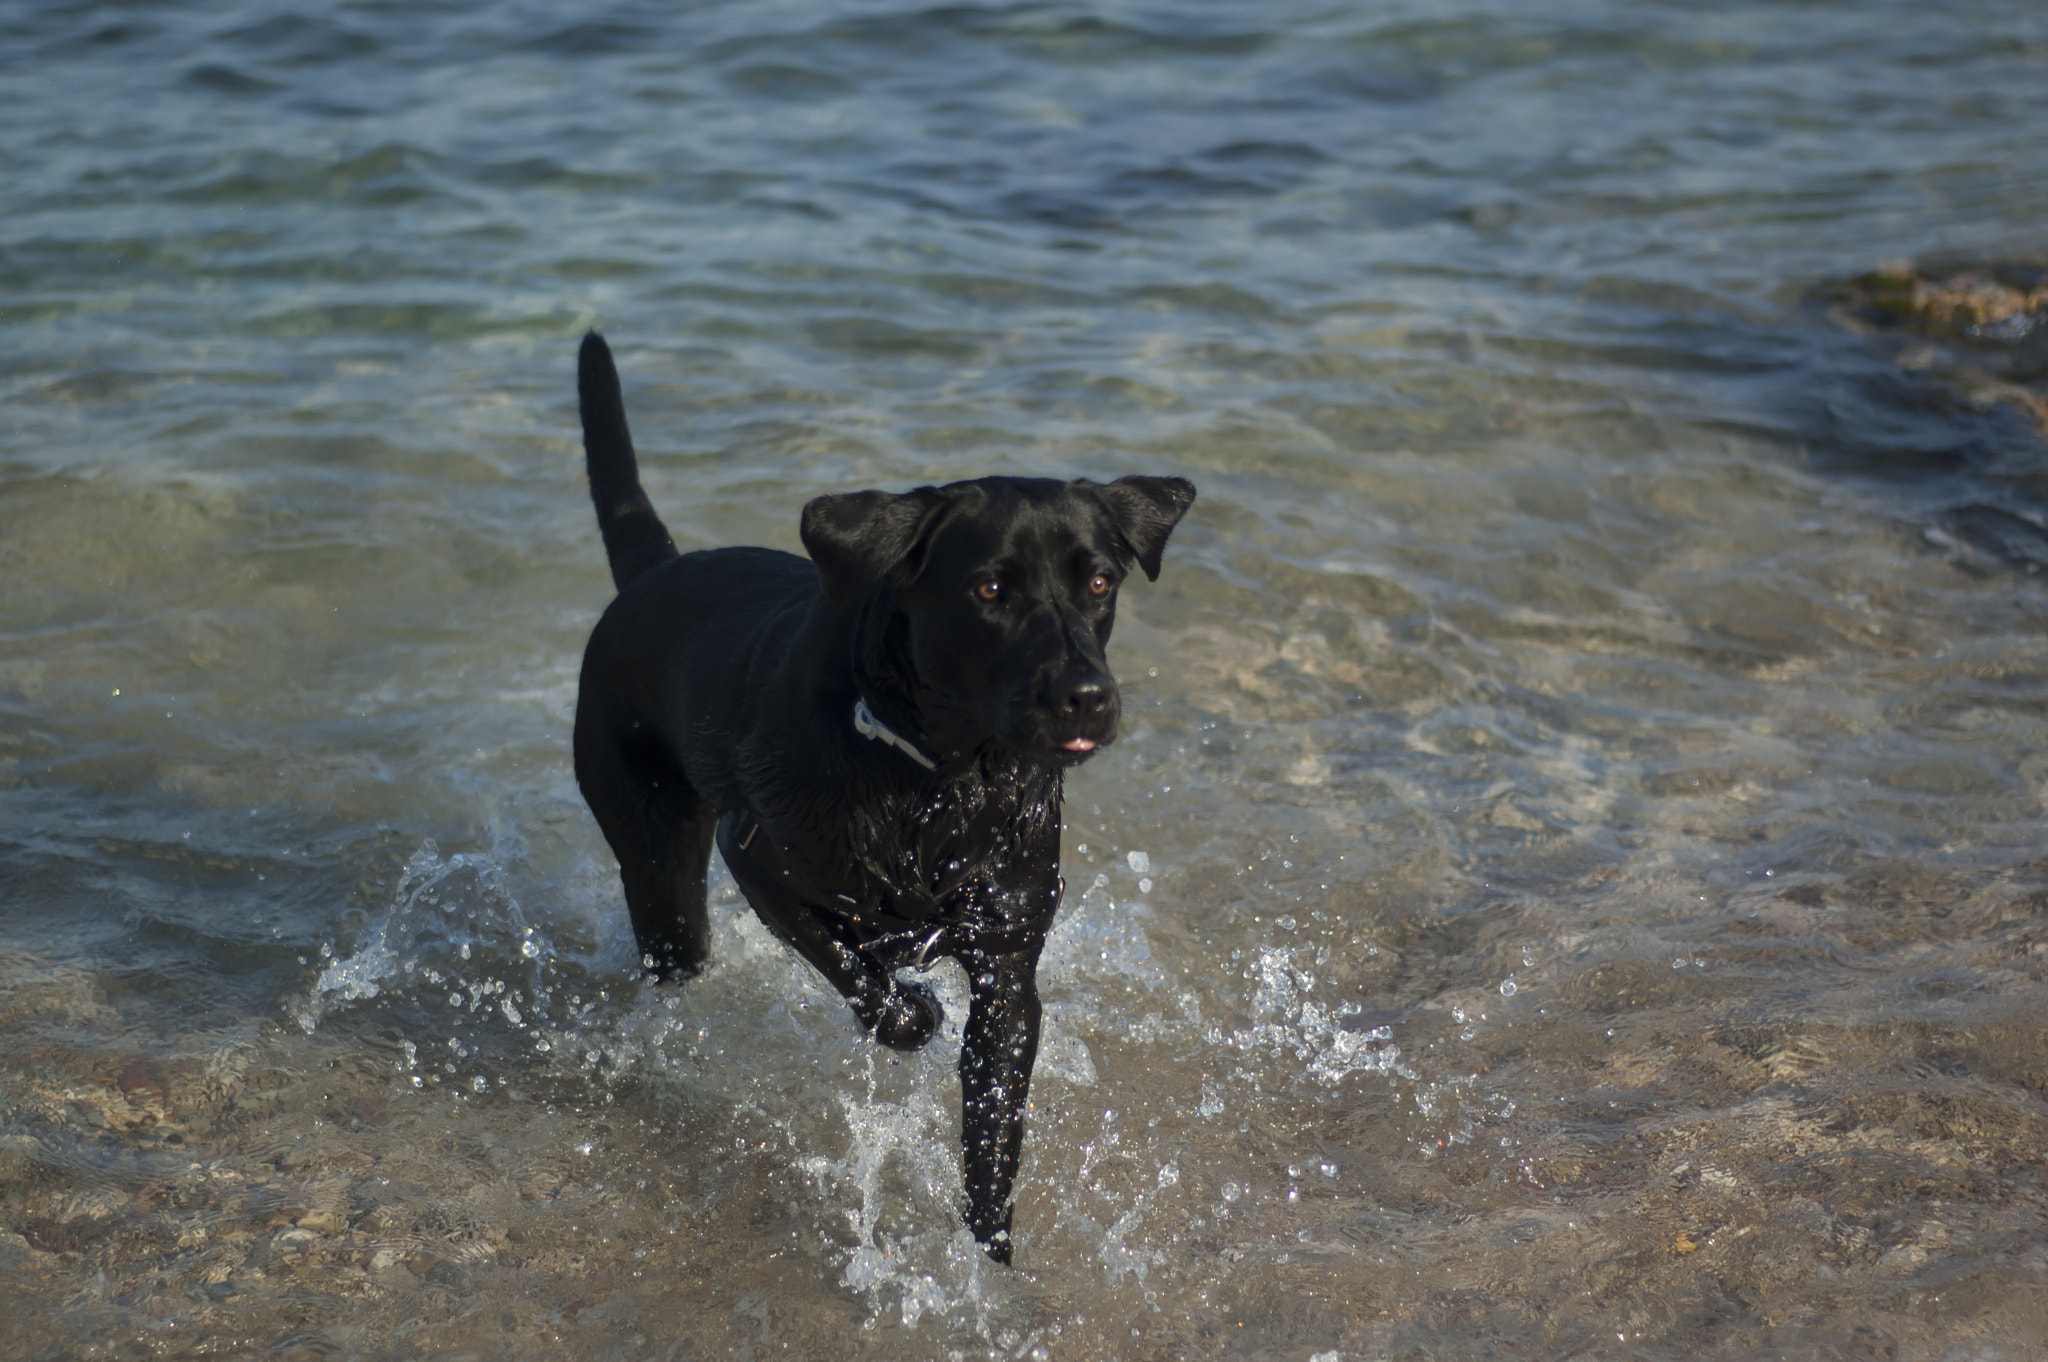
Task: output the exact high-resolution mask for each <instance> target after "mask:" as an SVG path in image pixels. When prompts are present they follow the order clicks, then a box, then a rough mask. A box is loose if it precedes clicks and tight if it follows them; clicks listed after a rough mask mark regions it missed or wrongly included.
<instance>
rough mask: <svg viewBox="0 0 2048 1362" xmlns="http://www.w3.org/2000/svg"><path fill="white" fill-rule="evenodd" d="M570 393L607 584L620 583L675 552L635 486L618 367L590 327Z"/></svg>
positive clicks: (637, 477)
mask: <svg viewBox="0 0 2048 1362" xmlns="http://www.w3.org/2000/svg"><path fill="white" fill-rule="evenodd" d="M576 396H577V398H578V401H579V404H580V406H581V407H582V410H583V455H584V458H585V459H586V460H587V461H588V464H589V468H590V499H591V501H592V502H594V503H596V505H597V528H598V530H599V532H600V533H602V534H603V535H604V552H605V557H606V558H608V559H610V560H611V565H612V585H613V586H615V587H617V588H618V589H619V590H621V591H624V590H625V589H626V583H628V582H630V581H632V580H633V579H634V578H635V577H638V576H639V575H640V574H641V573H643V572H645V571H647V570H648V569H649V568H653V567H659V566H661V565H662V564H663V563H666V562H667V561H668V560H669V559H671V558H673V557H675V556H676V545H675V541H674V540H672V539H670V538H669V535H668V528H667V527H666V526H665V525H663V524H662V523H661V517H660V516H657V515H656V514H655V513H654V507H653V505H652V504H651V503H649V502H648V500H647V493H645V492H643V491H641V490H640V465H639V463H638V461H636V460H635V459H634V457H633V437H632V435H631V434H630V433H629V432H628V431H627V430H626V403H625V399H624V398H622V397H621V396H620V395H619V371H618V369H617V368H616V367H615V366H614V365H613V364H612V350H611V347H610V346H609V345H606V344H605V343H604V337H603V336H600V335H598V334H597V333H596V332H595V331H592V332H591V333H590V334H589V335H587V336H585V337H584V338H583V350H582V353H581V354H579V355H578V356H577V357H576Z"/></svg>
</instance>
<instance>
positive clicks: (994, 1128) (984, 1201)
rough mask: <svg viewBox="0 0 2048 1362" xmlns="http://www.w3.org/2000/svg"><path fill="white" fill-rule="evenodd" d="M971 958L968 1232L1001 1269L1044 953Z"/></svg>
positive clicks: (1033, 949)
mask: <svg viewBox="0 0 2048 1362" xmlns="http://www.w3.org/2000/svg"><path fill="white" fill-rule="evenodd" d="M1043 944H1044V943H1043V942H1039V943H1037V944H1034V945H1032V946H1030V947H1027V948H1026V949H1024V950H1020V951H1015V952H1011V953H1009V954H1005V955H982V954H979V953H977V952H971V951H970V952H965V953H963V954H962V955H961V957H960V963H961V964H962V965H964V966H966V967H967V978H968V988H969V995H968V996H969V1007H968V1013H967V1026H966V1029H965V1031H964V1032H963V1033H962V1035H961V1038H960V1098H961V1107H962V1111H961V1122H960V1146H961V1154H962V1163H963V1172H964V1174H965V1179H966V1192H967V1205H966V1208H965V1215H966V1220H967V1228H968V1229H970V1230H972V1231H974V1237H975V1239H976V1240H978V1241H979V1242H980V1244H981V1246H982V1247H983V1248H984V1249H986V1250H987V1252H988V1256H989V1257H991V1258H993V1259H995V1260H996V1261H997V1262H999V1263H1007V1262H1009V1261H1010V1251H1011V1243H1010V1216H1011V1214H1012V1213H1013V1212H1014V1210H1015V1209H1016V1208H1015V1207H1014V1206H1013V1205H1011V1203H1010V1189H1011V1186H1012V1184H1014V1183H1015V1181H1016V1178H1017V1158H1018V1155H1019V1154H1020V1153H1021V1152H1022V1150H1023V1146H1024V1104H1025V1101H1026V1099H1027V1098H1028V1097H1029V1096H1030V1094H1031V1065H1032V1061H1033V1060H1035V1059H1036V1058H1037V1057H1038V1021H1039V1006H1038V952H1039V949H1040V947H1041V946H1042V945H1043Z"/></svg>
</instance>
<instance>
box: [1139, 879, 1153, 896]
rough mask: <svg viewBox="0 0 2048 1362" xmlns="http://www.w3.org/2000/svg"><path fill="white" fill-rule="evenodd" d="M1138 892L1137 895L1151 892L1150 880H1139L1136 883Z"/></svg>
mask: <svg viewBox="0 0 2048 1362" xmlns="http://www.w3.org/2000/svg"><path fill="white" fill-rule="evenodd" d="M1138 892H1139V893H1141V894H1149V893H1151V892H1152V881H1151V880H1150V879H1142V880H1139V881H1138Z"/></svg>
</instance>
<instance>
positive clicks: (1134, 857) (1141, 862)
mask: <svg viewBox="0 0 2048 1362" xmlns="http://www.w3.org/2000/svg"><path fill="white" fill-rule="evenodd" d="M1124 864H1126V865H1128V866H1130V868H1131V869H1132V870H1134V871H1136V872H1137V873H1138V874H1140V875H1149V874H1151V873H1152V858H1151V857H1150V856H1147V855H1146V854H1145V853H1144V852H1142V851H1133V852H1128V853H1126V854H1125V856H1124Z"/></svg>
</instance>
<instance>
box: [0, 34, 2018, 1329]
mask: <svg viewBox="0 0 2048 1362" xmlns="http://www.w3.org/2000/svg"><path fill="white" fill-rule="evenodd" d="M675 8H681V7H675ZM303 9H304V7H288V6H284V5H281V4H259V3H251V4H227V3H219V4H211V5H206V4H200V5H182V6H172V5H168V4H153V3H146V2H145V0H135V2H133V3H125V4H118V5H116V4H109V5H97V6H95V5H74V4H59V3H55V2H54V0H16V3H14V4H12V5H10V6H8V7H7V8H6V9H5V11H4V13H0V127H4V128H5V129H6V133H5V136H4V137H0V391H4V394H5V402H6V412H7V419H6V420H5V421H4V422H0V580H4V581H5V583H6V589H5V591H4V593H0V1287H4V1289H5V1291H6V1294H7V1296H8V1298H9V1306H8V1308H7V1310H6V1311H5V1312H0V1346H4V1350H5V1351H6V1353H7V1354H8V1355H9V1356H20V1357H26V1358H57V1357H74V1356H130V1355H133V1356H158V1355H161V1356H197V1355H209V1356H218V1355H261V1354H268V1355H272V1356H285V1357H292V1356H307V1357H311V1356H324V1357H364V1358H385V1357H409V1356H421V1355H435V1356H441V1355H448V1356H464V1355H474V1356H478V1357H494V1358H495V1357H573V1358H613V1357H618V1358H669V1357H698V1356H718V1357H724V1356H755V1357H759V1356H791V1357H823V1356H842V1355H844V1356H860V1357H874V1358H903V1357H920V1358H950V1357H954V1356H961V1357H981V1356H989V1357H993V1356H998V1355H1000V1356H1005V1357H1015V1358H1037V1357H1052V1358H1097V1357H1116V1356H1128V1357H1216V1356H1248V1357H1262V1358H1264V1357H1271V1358H1290V1359H1303V1360H1304V1362H1305V1360H1306V1359H1310V1358H1316V1359H1322V1360H1323V1362H1328V1359H1331V1358H1332V1356H1333V1355H1334V1357H1335V1358H1337V1359H1341V1362H1354V1359H1360V1358H1370V1359H1383V1358H1397V1357H1398V1358H1462V1357H1474V1356H1517V1357H1565V1356H1573V1357H1587V1358H1687V1357H1717V1358H1719V1357H1727V1358H1735V1357H1778V1356H1838V1357H1857V1358H1863V1357H1897V1358H1919V1357H1928V1358H1948V1357H1954V1358H2021V1357H2030V1356H2037V1355H2039V1354H2040V1352H2041V1351H2042V1350H2043V1349H2044V1348H2048V1305H2044V1301H2048V1188H2044V1186H2043V1185H2042V1173H2043V1169H2044V1165H2048V1030H2044V1025H2043V1020H2042V1018H2043V1014H2044V1007H2048V986H2044V985H2048V847H2044V839H2043V832H2042V829H2043V823H2042V819H2043V811H2044V810H2043V801H2044V789H2048V636H2044V628H2043V612H2042V609H2041V603H2042V597H2041V591H2042V585H2041V579H2040V576H2039V570H2040V568H2041V567H2042V566H2043V565H2044V564H2048V529H2044V528H2043V527H2044V525H2048V518H2044V511H2048V495H2044V493H2048V487H2044V482H2043V476H2042V471H2041V470H2042V467H2043V463H2042V455H2043V445H2042V443H2041V441H2040V438H2039V436H2038V435H2037V434H2036V433H2034V432H2033V431H2032V430H2031V429H2030V428H2029V427H2028V426H2027V424H2026V423H2025V421H2024V420H2023V419H2022V418H2021V417H2020V416H2019V415H2017V414H2016V413H2015V412H2013V411H2011V410H2008V409H2006V408H2003V407H2000V406H1998V405H1995V404H1990V405H1986V404H1982V403H1980V402H1978V401H1976V400H1974V399H1973V398H1972V397H1970V396H1966V395H1962V394H1959V393H1957V392H1956V391H1954V390H1952V389H1950V388H1947V387H1944V386H1943V384H1942V383H1941V381H1940V379H1939V376H1938V374H1935V373H1932V372H1931V371H1930V370H1929V369H1928V367H1927V366H1926V365H1924V364H1919V363H1917V361H1916V360H1915V358H1914V351H1913V349H1912V343H1911V342H1910V341H1909V340H1907V339H1905V338H1902V337H1888V336H1885V335H1862V334H1858V333H1855V332H1853V331H1851V330H1849V329H1846V328H1844V327H1843V326H1841V325H1839V324H1838V322H1837V320H1836V319H1835V318H1833V317H1831V316H1830V314H1829V312H1828V309H1827V307H1826V306H1825V305H1824V303H1823V302H1821V301H1819V299H1820V298H1821V296H1822V293H1823V292H1824V290H1823V287H1822V286H1823V285H1824V283H1825V281H1828V280H1830V279H1836V278H1840V277H1843V276H1846V275H1848V274H1852V273H1855V272H1857V271H1860V270H1863V269H1866V268H1868V267H1870V266H1872V265H1874V264H1877V263H1881V262H1883V261H1885V260H1888V259H1892V258H1897V257H1909V256H1923V255H1926V254H1928V253H1930V252H1951V253H1960V254H1963V255H1969V254H1973V253H1974V254H1982V255H2001V254H2011V253H2016V252H2030V251H2031V252H2038V251H2039V250H2040V249H2041V248H2042V235H2041V233H2042V224H2043V222H2044V221H2048V153H2044V150H2043V148H2044V147H2048V13H2044V12H2043V11H2042V10H2041V9H2040V7H2039V6H2034V5H2020V4H2005V5H1999V4H1988V5H1979V6H1973V7H1968V8H1966V9H1963V10H1953V9H1936V8H1933V7H1928V6H1921V5H1905V4H1899V3H1894V2H1891V0H1880V3H1873V4H1866V5H1861V6H1855V7H1837V8H1826V7H1816V6H1799V5H1765V4H1756V3H1737V4H1734V5H1729V6H1720V7H1703V6H1676V5H1643V4H1634V5H1619V4H1597V3H1576V2H1575V0H1565V3H1560V4H1554V5H1549V6H1545V7H1543V9H1542V12H1541V13H1540V14H1539V13H1537V12H1535V11H1533V10H1531V9H1530V8H1529V7H1527V6H1513V5H1497V4H1496V5H1488V4H1483V3H1452V4H1444V5H1427V6H1425V5H1416V4H1405V5H1404V4H1389V5H1382V6H1374V7H1363V8H1361V7H1357V6H1336V5H1327V4H1324V5H1318V4H1311V3H1295V0H1278V2H1277V3H1271V4H1267V5H1262V6H1257V7H1219V6H1212V5H1201V4H1195V3H1190V2H1189V0H1160V2H1159V3H1152V4H1137V3H1131V4H1119V3H1098V4H1093V5H1080V4H1070V5H1062V4H1019V5H1008V6H992V7H973V6H956V7H943V8H918V7H914V6H903V5H900V4H881V3H866V4H848V5H838V6H824V5H817V4H805V3H797V2H796V0H782V2H780V3H777V2H774V0H770V2H767V3H762V2H760V0H757V2H756V3H749V4H744V5H741V4H716V5H704V6H698V7H694V8H690V9H688V10H687V11H686V12H673V11H672V8H671V7H664V6H655V5H649V4H623V5H614V6H609V7H605V8H601V9H598V10H592V11H589V12H588V14H587V17H584V18H579V19H574V20H569V19H564V18H562V17H561V7H559V6H544V5H540V4H533V3H510V4H499V5H494V6H490V7H473V6H465V5H451V4H447V3H441V2H439V0H412V2H411V3H407V4H403V5H398V4H389V3H353V4H350V3H344V4H338V5H334V6H329V7H326V8H325V9H324V10H322V11H321V12H320V14H319V16H318V17H308V16H307V14H306V13H304V12H302V11H303ZM591 325H597V326H601V327H602V328H603V329H604V330H605V331H606V332H607V334H608V335H609V336H610V338H611V340H612V343H613V345H614V346H615V348H616V349H617V350H618V352H619V356H620V362H621V365H622V368H623V370H624V373H625V379H626V396H627V402H628V406H629V409H630V411H631V413H632V415H633V420H634V424H635V430H636V434H637V437H638V442H639V444H640V446H641V449H642V451H643V459H644V460H645V465H646V470H645V471H646V480H647V483H648V486H649V489H650V492H651V493H652V495H653V497H654V499H655V501H656V503H657V505H658V506H659V507H660V508H661V509H662V511H663V513H664V515H665V516H666V517H667V519H668V523H669V524H670V526H671V527H672V528H673V529H674V530H675V532H676V536H677V538H678V541H679V542H682V543H684V544H685V545H686V546H703V545H711V544H722V543H768V544H774V545H778V546H782V547H786V548H795V547H796V536H795V528H796V513H797V510H798V508H799V507H800V506H801V505H802V504H803V502H804V501H805V500H806V499H807V498H809V497H811V496H813V495H816V494H818V493H821V492H825V491H831V490H847V489H851V488H855V487H862V486H872V485H879V486H887V487H903V486H907V485H911V484H914V483H917V482H921V481H931V480H942V479H948V478H952V477H958V476H971V475H976V474H979V473H984V472H1029V473H1035V474H1052V475H1060V476H1082V475H1088V476H1111V475H1115V474H1118V473H1123V472H1131V471H1152V472H1173V473H1179V474H1183V475H1186V476H1188V477H1191V478H1193V479H1194V480H1195V481H1196V482H1197V483H1198V484H1199V486H1200V487H1201V491H1202V496H1201V501H1200V502H1199V504H1198V505H1197V507H1196V509H1195V511H1194V513H1193V515H1192V517H1191V518H1190V520H1189V521H1188V523H1187V524H1185V525H1184V526H1183V527H1182V529H1181V530H1180V531H1179V532H1178V533H1177V534H1176V536H1175V539H1174V542H1173V544H1172V546H1171V547H1170V549H1169V551H1168V554H1167V569H1166V572H1165V573H1164V575H1163V576H1162V578H1161V580H1160V581H1159V583H1158V584H1157V585H1156V586H1151V587H1140V588H1139V589H1135V590H1133V591H1132V592H1130V593H1128V594H1127V595H1126V597H1125V599H1124V606H1123V611H1122V615H1123V618H1122V621H1121V623H1120V626H1119V634H1118V642H1117V644H1116V645H1115V650H1114V653H1113V660H1114V661H1115V663H1116V665H1117V667H1118V670H1119V674H1120V675H1121V676H1122V677H1123V678H1124V681H1125V685H1126V701H1127V703H1126V708H1127V711H1128V715H1129V719H1128V728H1127V732H1126V734H1125V737H1124V739H1123V740H1122V741H1121V742H1120V743H1119V744H1118V745H1117V746H1116V747H1114V748H1113V749H1110V750H1109V751H1107V752H1105V753H1104V754H1103V755H1102V756H1101V757H1099V758H1098V759H1096V760H1095V761H1094V762H1092V763H1091V764H1090V765H1088V766H1087V767H1086V768H1084V769H1083V770H1081V771H1080V772H1079V773H1077V774H1076V775H1075V776H1074V777H1073V779H1072V781H1071V782H1070V788H1069V804H1068V812H1069V818H1070V823H1069V827H1068V830H1067V846H1066V860H1067V878H1068V883H1069V899H1068V906H1067V908H1066V909H1065V910H1064V912H1063V914H1062V918H1061V921H1060V924H1059V926H1058V928H1057V930H1056V932H1055V934H1054V937H1053V940H1052V943H1051V946H1050V948H1049V951H1048V956H1047V960H1046V968H1045V972H1044V982H1045V986H1046V993H1047V1003H1048V1036H1047V1043H1046V1048H1045V1054H1044V1056H1043V1058H1042V1059H1041V1062H1040V1067H1039V1078H1038V1081H1037V1084H1036V1086H1035V1091H1034V1097H1035V1100H1036V1109H1035V1112H1034V1114H1033V1117H1032V1121H1031V1126H1030V1131H1029V1135H1028V1137H1027V1145H1026V1164H1025V1171H1024V1176H1023V1179H1022V1182H1021V1188H1022V1190H1021V1194H1020V1203H1019V1210H1018V1215H1017V1224H1018V1230H1019V1243H1020V1247H1019V1249H1018V1254H1017V1259H1018V1263H1019V1267H1018V1268H1017V1269H1016V1270H1004V1269H998V1268H995V1267H992V1266H991V1265H989V1264H987V1263H986V1262H984V1261H983V1260H982V1259H981V1257H980V1256H979V1255H978V1254H977V1253H976V1252H975V1251H973V1250H972V1247H971V1245H969V1244H968V1243H966V1242H965V1241H964V1239H963V1235H962V1232H961V1231H960V1230H959V1229H958V1227H957V1222H956V1220H955V1219H954V1215H953V1211H952V1203H953V1198H954V1195H955V1192H956V1190H957V1187H958V1176H959V1175H958V1171H957V1157H958V1156H957V1145H956V1139H957V1135H956V1132H957V1119H958V1118H957V1114H956V1112H957V1100H958V1099H957V1091H958V1090H957V1084H956V1083H955V1081H954V1080H953V1078H952V1076H951V1065H952V1063H953V1060H954V1058H955V1057H956V1054H957V1044H958V1040H957V1037H958V1032H957V1020H958V1013H959V1000H960V996H961V986H960V981H959V980H958V979H957V978H951V977H946V978H942V987H943V988H944V989H946V990H947V991H948V997H949V998H950V999H951V1001H952V1004H953V1005H952V1007H951V1008H950V1009H949V1010H950V1013H951V1015H952V1017H953V1019H954V1020H953V1026H954V1029H952V1030H951V1031H950V1032H949V1034H947V1035H944V1036H942V1037H941V1038H940V1040H938V1041H937V1042H935V1043H934V1045H933V1046H932V1047H931V1048H930V1050H929V1051H928V1052H926V1053H923V1054H920V1055H917V1056H913V1057H908V1058H899V1057H896V1056H893V1055H889V1054H887V1053H886V1052H877V1051H876V1050H875V1049H874V1047H872V1046H871V1045H869V1044H867V1043H866V1042H864V1041H862V1040H860V1039H859V1038H857V1037H856V1036H855V1035H853V1034H852V1032H851V1029H850V1019H849V1017H848V1015H847V1013H846V1011H845V1009H844V1007H843V1005H842V1004H841V1003H840V1002H839V1001H838V1000H837V999H836V998H835V997H833V996H830V995H829V994H828V993H827V992H826V991H825V990H823V989H822V988H821V987H820V986H819V984H818V983H817V982H816V981H815V980H814V979H813V978H812V977H811V976H810V975H809V974H808V973H807V972H806V969H805V968H804V967H801V966H800V965H799V964H797V963H796V962H795V961H794V960H793V958H792V957H790V956H789V955H788V954H787V953H786V952H785V951H783V950H782V949H781V948H780V947H779V946H777V945H776V944H775V943H773V942H772V940H770V939H769V938H768V937H767V936H766V934H765V932H764V931H763V930H762V929H761V928H760V927H759V926H758V925H757V924H755V923H754V922H753V921H752V919H751V917H750V916H749V915H747V914H746V913H744V912H743V911H741V910H740V909H739V906H738V901H737V899H736V896H735V893H734V891H733V889H732V887H731V885H730V882H729V881H727V880H725V879H724V878H723V876H722V872H721V873H719V874H718V877H717V878H716V880H715V888H716V898H717V905H718V913H719V918H718V929H717V930H718V943H717V945H718V961H717V963H716V965H715V966H714V967H713V968H712V970H711V971H710V972H709V973H708V974H706V975H705V976H704V977H702V978H701V979H699V980H697V981H696V982H693V983H692V984H690V985H689V986H688V987H686V988H680V989H655V988H653V987H651V986H649V985H646V984H644V983H641V982H639V981H637V980H636V979H635V978H634V971H633V968H632V948H631V942H630V934H629V932H628V930H627V927H626V924H625V918H624V913H623V908H622V904H621V901H620V898H619V894H618V890H617V887H616V880H615V878H614V874H613V870H612V867H611V864H610V862H609V859H608V853H607V851H606V849H605V847H604V845H603V843H602V840H601V839H600V837H599V835H598V833H597V831H596V828H595V826H594V824H593V823H592V822H591V820H590V818H589V816H588V815H587V813H586V812H585V811H584V809H583V806H582V804H581V802H580V799H579V798H578V796H577V793H576V790H575V787H574V783H573V781H572V779H571V776H570V771H569V754H568V746H567V735H568V724H569V718H570V711H571V706H572V702H573V694H574V689H573V682H574V677H575V669H576V666H577V661H578V654H579V651H580V649H581V645H582V642H583V638H584V636H585V633H586V631H587V630H588V628H589V626H590V624H591V623H592V622H593V621H594V620H595V618H596V616H597V613H598V611H599V610H600V609H601V608H602V607H603V604H604V602H605V601H606V599H607V598H608V596H609V582H608V578H607V576H606V572H605V568H604V564H603V561H602V552H601V548H600V546H599V544H598V540H597V535H596V533H595V528H594V525H593V524H592V520H591V515H590V511H589V506H588V502H587V499H586V497H585V493H584V488H583V480H582V473H581V468H580V450H579V446H578V440H577V436H576V427H575V412H574V393H573V382H572V376H571V375H572V366H573V352H574V346H575V342H576V338H577V336H578V334H579V333H580V332H581V331H582V330H583V329H584V328H585V327H588V326H591ZM1902 361H1903V362H1902ZM949 968H950V967H949Z"/></svg>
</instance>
